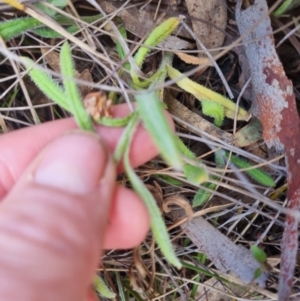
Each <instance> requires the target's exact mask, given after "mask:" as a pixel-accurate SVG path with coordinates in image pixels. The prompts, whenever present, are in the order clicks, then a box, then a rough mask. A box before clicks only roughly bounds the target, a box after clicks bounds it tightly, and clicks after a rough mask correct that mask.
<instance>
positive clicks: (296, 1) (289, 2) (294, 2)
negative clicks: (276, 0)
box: [273, 0, 300, 17]
mask: <svg viewBox="0 0 300 301" xmlns="http://www.w3.org/2000/svg"><path fill="white" fill-rule="evenodd" d="M299 5H300V0H285V1H283V3H282V4H281V5H280V6H279V7H278V8H277V9H276V10H275V11H274V12H273V15H274V16H275V17H279V16H281V15H282V14H284V13H286V12H288V11H290V10H291V9H293V8H295V7H297V6H299Z"/></svg>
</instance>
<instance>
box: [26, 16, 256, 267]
mask: <svg viewBox="0 0 300 301" xmlns="http://www.w3.org/2000/svg"><path fill="white" fill-rule="evenodd" d="M179 23H180V18H170V19H169V20H167V21H165V22H163V23H162V24H161V25H159V26H157V27H156V28H155V29H154V30H153V31H152V33H150V35H149V37H148V38H147V39H146V41H145V44H144V45H143V46H141V47H140V48H139V49H138V51H137V53H136V54H135V56H134V62H135V66H131V65H128V64H129V63H126V65H124V66H125V67H126V68H125V69H128V70H130V75H131V77H132V82H130V83H129V84H131V85H132V87H133V88H134V89H135V90H136V94H135V100H136V102H137V109H136V111H135V112H133V113H132V114H130V115H129V116H127V117H125V118H119V119H113V118H107V117H101V118H99V120H96V121H94V122H95V123H100V124H103V125H108V126H112V127H113V126H117V127H118V126H126V128H125V131H124V133H123V136H122V137H121V140H120V141H119V144H118V146H117V148H116V150H115V153H114V159H115V161H116V162H119V161H120V160H121V159H122V158H123V160H124V167H125V172H126V174H127V176H128V178H129V180H130V182H131V185H132V187H133V188H134V190H135V191H136V192H137V193H138V194H139V195H140V196H141V198H142V199H143V200H144V202H145V204H146V206H147V208H148V210H149V214H150V219H151V228H152V231H153V234H154V237H155V239H156V242H157V244H158V245H159V247H160V249H161V250H162V252H163V254H164V255H165V257H166V258H167V259H168V261H169V262H171V263H172V264H173V265H174V266H176V267H178V268H180V267H181V263H180V262H179V260H178V258H177V257H176V255H175V252H174V250H173V248H172V245H171V242H170V239H169V237H168V233H167V229H166V226H165V224H164V222H163V219H162V217H161V215H160V212H159V210H158V207H157V205H156V202H155V199H154V198H153V196H152V194H151V193H150V192H149V191H148V189H147V188H146V186H145V185H144V183H143V182H142V181H141V180H140V178H139V177H138V176H137V175H136V173H135V172H134V170H133V169H132V168H131V166H130V163H129V147H130V142H131V139H132V136H133V135H134V131H135V129H136V127H137V125H138V124H139V122H142V123H143V124H144V126H145V128H146V129H147V130H148V131H149V133H150V135H151V136H152V137H153V140H154V141H155V143H156V145H157V147H158V149H159V150H160V152H161V156H162V157H163V158H164V160H165V161H166V162H167V163H168V164H169V165H170V166H172V167H174V168H176V169H178V170H180V169H183V172H184V174H185V176H186V178H187V179H188V180H189V181H190V182H191V183H192V184H196V185H197V184H199V183H202V182H208V181H209V176H208V173H207V170H206V167H205V166H204V165H203V164H201V162H200V161H199V160H198V159H197V158H196V156H195V155H194V154H193V153H192V152H191V151H190V150H189V149H188V148H187V147H186V146H185V145H184V144H183V142H182V141H181V140H180V139H178V138H177V137H176V136H175V135H174V134H173V132H172V131H171V129H170V128H169V126H168V123H167V121H166V118H165V115H164V111H163V110H164V104H163V102H162V100H163V97H162V95H163V90H162V89H160V90H159V89H158V88H157V86H159V85H161V84H162V83H163V82H164V81H165V78H166V76H167V75H169V76H170V77H171V78H172V79H178V81H177V84H178V85H179V86H181V87H183V89H185V90H186V91H188V92H190V93H193V94H194V95H195V96H196V97H197V98H198V99H199V100H200V101H202V106H203V108H204V112H205V114H206V115H209V116H214V118H215V121H216V123H218V124H221V123H222V121H223V118H224V116H227V117H233V116H234V115H235V111H237V117H238V118H239V119H242V120H245V119H248V118H249V116H250V115H249V113H248V112H246V111H245V110H243V109H241V108H237V107H236V105H235V104H234V103H233V102H231V101H230V100H229V99H227V98H225V97H223V96H221V95H219V94H217V93H215V92H213V91H211V90H209V89H207V88H205V87H202V86H200V85H198V84H196V83H194V82H192V81H191V80H189V79H188V78H186V77H185V76H184V75H182V74H181V73H180V72H179V71H177V70H176V69H174V68H173V67H171V64H172V55H171V54H170V53H166V54H165V56H164V57H163V59H162V62H161V65H160V67H159V69H158V70H157V71H156V72H155V73H154V74H153V75H152V76H150V77H149V78H147V79H146V80H140V78H139V76H138V74H141V72H140V71H139V70H136V68H140V67H141V66H142V64H143V62H144V59H145V57H146V56H147V54H148V53H149V51H150V47H153V46H156V45H158V44H159V43H160V42H161V41H162V40H163V39H165V38H166V37H167V36H168V35H170V34H171V32H172V31H173V30H174V29H175V28H176V27H177V26H178V25H179ZM119 31H120V33H121V36H122V37H126V31H125V30H124V29H123V28H122V27H119ZM116 44H117V52H118V53H119V55H120V58H121V59H122V60H124V59H126V56H125V51H124V50H123V49H122V47H121V44H120V43H118V42H117V41H116ZM60 56H61V60H60V65H61V70H62V76H63V87H61V86H59V85H58V84H56V83H55V82H54V80H53V79H52V78H51V77H50V76H49V75H48V74H47V73H45V72H44V71H42V70H41V69H40V68H38V67H37V66H36V65H35V64H34V63H33V62H32V61H31V60H30V59H28V58H24V59H23V62H24V65H25V66H26V68H27V69H28V71H29V75H30V76H31V78H32V80H33V81H34V82H35V83H36V84H37V86H38V87H39V88H40V89H41V90H42V91H43V92H44V93H45V94H46V95H47V96H48V97H49V98H50V99H52V100H53V101H54V102H56V103H57V104H58V105H60V106H61V107H62V108H64V109H65V110H67V111H69V112H70V113H71V114H73V115H74V117H75V119H76V121H77V123H78V125H79V127H80V128H82V129H85V130H89V131H93V130H94V126H93V121H92V119H91V117H90V116H89V115H88V113H87V112H86V110H85V109H84V107H83V104H82V99H81V95H80V94H79V92H78V89H77V86H76V84H75V81H74V66H73V61H72V54H71V51H70V46H69V44H68V43H67V42H66V43H65V44H64V45H63V46H62V49H61V54H60ZM147 88H149V90H147Z"/></svg>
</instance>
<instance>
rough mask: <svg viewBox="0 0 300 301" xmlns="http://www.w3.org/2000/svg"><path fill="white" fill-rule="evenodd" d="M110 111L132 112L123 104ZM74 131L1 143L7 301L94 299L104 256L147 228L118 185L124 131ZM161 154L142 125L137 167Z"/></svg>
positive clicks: (29, 131) (1, 249) (40, 132)
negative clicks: (116, 154)
mask: <svg viewBox="0 0 300 301" xmlns="http://www.w3.org/2000/svg"><path fill="white" fill-rule="evenodd" d="M112 113H113V116H115V117H123V116H126V115H127V114H128V113H129V112H128V109H127V106H126V105H120V106H116V107H114V108H113V112H112ZM167 118H168V120H169V121H170V125H171V126H173V125H172V121H171V119H170V116H168V115H167ZM75 129H76V125H75V123H74V120H73V119H64V120H59V121H54V122H49V123H45V124H42V125H39V126H35V127H32V128H26V129H22V130H19V131H15V132H12V133H10V134H6V135H3V136H1V138H0V149H1V152H0V197H1V203H0V242H1V243H0V267H1V268H0V279H2V280H3V281H2V280H1V282H0V295H1V300H21V301H22V300H24V301H25V300H26V301H27V300H28V301H29V300H30V301H35V300H41V299H42V300H46V301H47V300H72V301H74V300H75V301H76V300H78V301H79V300H80V301H82V300H84V299H86V300H93V297H92V295H91V293H90V285H91V283H92V279H93V276H94V273H95V269H96V268H97V266H98V264H99V258H100V255H101V251H102V250H103V249H112V248H113V249H126V248H132V247H134V246H136V245H137V244H139V243H140V242H141V241H142V240H143V239H144V238H145V235H146V233H147V231H148V229H149V217H148V214H147V211H146V209H145V206H144V205H143V203H142V201H141V200H140V199H139V197H138V196H137V195H136V194H135V193H134V192H133V191H131V190H129V189H127V188H124V187H121V186H119V185H118V184H117V183H116V174H117V172H122V170H123V167H122V164H120V166H118V167H116V166H114V163H113V160H112V156H111V154H112V152H113V150H114V148H115V147H116V145H117V142H118V140H119V138H120V136H121V134H122V131H123V129H121V128H103V127H98V128H97V134H98V135H95V134H87V133H83V132H80V131H78V130H77V131H74V130H75ZM72 130H73V131H72ZM66 132H68V133H67V134H66ZM99 137H101V138H99ZM157 153H158V152H157V149H156V147H155V146H154V144H153V142H152V141H151V139H150V137H149V136H148V135H147V133H146V131H145V130H144V129H143V128H142V127H139V129H138V130H137V132H136V134H135V137H134V139H133V143H132V146H131V152H130V159H131V164H132V166H134V167H136V166H139V165H141V164H143V163H145V162H147V161H148V160H150V159H151V158H153V157H154V156H156V155H157ZM3 242H5V243H3Z"/></svg>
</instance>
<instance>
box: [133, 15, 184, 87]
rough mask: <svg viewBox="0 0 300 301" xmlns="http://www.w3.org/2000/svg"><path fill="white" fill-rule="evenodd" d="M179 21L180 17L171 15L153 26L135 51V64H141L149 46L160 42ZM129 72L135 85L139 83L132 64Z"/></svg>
mask: <svg viewBox="0 0 300 301" xmlns="http://www.w3.org/2000/svg"><path fill="white" fill-rule="evenodd" d="M180 21H181V18H175V17H172V18H169V19H167V20H166V21H164V22H162V23H161V24H160V25H158V26H157V27H156V28H154V30H153V31H152V32H151V33H150V35H149V37H148V38H147V39H146V41H145V42H144V43H143V46H141V47H140V48H139V49H138V51H137V53H136V54H135V56H134V60H135V62H136V65H137V66H138V67H139V68H140V67H141V66H142V64H143V62H144V59H145V58H146V56H147V54H148V53H149V52H150V50H151V48H150V47H155V46H157V45H158V44H159V43H160V42H162V41H163V40H165V39H166V38H167V37H168V36H169V35H170V34H171V33H172V32H173V31H174V30H175V29H176V28H177V26H178V25H179V24H180ZM130 74H131V77H132V80H133V82H134V83H135V84H136V85H139V83H140V81H139V78H138V75H137V74H136V70H135V69H134V66H131V71H130Z"/></svg>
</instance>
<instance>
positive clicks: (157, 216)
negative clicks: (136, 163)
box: [124, 145, 181, 268]
mask: <svg viewBox="0 0 300 301" xmlns="http://www.w3.org/2000/svg"><path fill="white" fill-rule="evenodd" d="M129 148H130V145H128V146H127V149H126V152H125V156H124V167H125V171H126V174H127V177H128V179H129V180H130V183H131V185H132V187H133V189H134V190H135V192H136V193H137V194H138V195H139V196H140V197H141V199H142V200H143V201H144V203H145V205H146V207H147V209H148V212H149V215H150V221H151V229H152V232H153V235H154V238H155V240H156V242H157V244H158V246H159V248H160V250H161V251H162V253H163V255H164V256H165V257H166V259H167V260H168V261H169V262H170V263H171V264H173V265H174V266H175V267H177V268H181V263H180V261H179V260H178V258H177V256H176V254H175V252H174V250H173V247H172V243H171V241H170V238H169V235H168V231H167V228H166V225H165V223H164V221H163V219H162V216H161V213H160V211H159V208H158V206H157V204H156V201H155V199H154V197H153V195H152V194H151V193H150V192H149V190H148V189H147V188H146V186H145V184H144V183H143V182H142V181H141V179H140V178H139V177H138V176H137V175H136V173H135V172H134V171H133V169H132V168H131V165H130V162H129Z"/></svg>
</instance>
